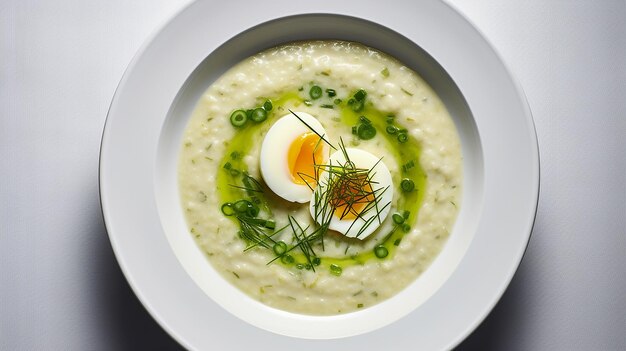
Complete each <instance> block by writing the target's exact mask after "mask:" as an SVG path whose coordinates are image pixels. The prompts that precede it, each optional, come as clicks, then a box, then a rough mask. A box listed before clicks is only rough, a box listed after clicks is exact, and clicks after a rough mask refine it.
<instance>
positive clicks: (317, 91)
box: [309, 85, 322, 100]
mask: <svg viewBox="0 0 626 351" xmlns="http://www.w3.org/2000/svg"><path fill="white" fill-rule="evenodd" d="M309 96H311V99H313V100H317V99H319V98H321V97H322V88H320V87H319V86H317V85H314V86H312V87H311V90H309Z"/></svg>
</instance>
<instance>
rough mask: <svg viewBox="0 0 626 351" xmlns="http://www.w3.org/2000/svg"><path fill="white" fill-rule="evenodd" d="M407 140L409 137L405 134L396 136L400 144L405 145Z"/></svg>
mask: <svg viewBox="0 0 626 351" xmlns="http://www.w3.org/2000/svg"><path fill="white" fill-rule="evenodd" d="M408 140H409V136H408V135H407V134H406V133H399V134H398V141H399V142H401V143H406V142H407V141H408Z"/></svg>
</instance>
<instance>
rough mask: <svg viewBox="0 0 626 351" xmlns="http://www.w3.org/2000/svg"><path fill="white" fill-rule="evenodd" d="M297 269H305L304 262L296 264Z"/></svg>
mask: <svg viewBox="0 0 626 351" xmlns="http://www.w3.org/2000/svg"><path fill="white" fill-rule="evenodd" d="M296 268H297V269H304V265H303V264H302V263H298V264H296Z"/></svg>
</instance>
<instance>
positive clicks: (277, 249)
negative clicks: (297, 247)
mask: <svg viewBox="0 0 626 351" xmlns="http://www.w3.org/2000/svg"><path fill="white" fill-rule="evenodd" d="M273 250H274V253H275V254H277V255H278V256H282V255H284V254H285V252H287V244H285V242H284V241H277V242H276V244H274V247H273Z"/></svg>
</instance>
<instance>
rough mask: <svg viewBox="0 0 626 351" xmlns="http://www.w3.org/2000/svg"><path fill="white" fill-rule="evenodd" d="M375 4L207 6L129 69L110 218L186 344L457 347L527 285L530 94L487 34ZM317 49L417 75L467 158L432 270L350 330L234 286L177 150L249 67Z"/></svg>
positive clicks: (113, 142)
mask: <svg viewBox="0 0 626 351" xmlns="http://www.w3.org/2000/svg"><path fill="white" fill-rule="evenodd" d="M375 4H380V3H379V2H378V3H375V2H367V1H360V2H347V3H346V2H330V1H317V2H314V3H311V4H306V3H295V2H292V1H274V2H271V3H264V4H261V3H258V4H255V3H242V2H236V1H235V2H229V3H225V4H221V3H220V4H219V5H218V4H216V3H211V2H209V1H200V2H196V3H194V4H192V5H190V6H189V7H187V8H186V9H184V10H183V11H182V12H180V13H179V14H178V15H177V16H176V17H174V18H173V19H172V20H171V21H170V22H169V23H168V24H167V25H166V26H165V27H163V28H162V29H161V30H160V31H159V32H158V33H157V34H156V35H155V36H154V37H153V38H152V39H151V41H150V42H149V43H148V44H147V45H145V46H144V47H143V49H142V50H141V51H140V53H139V54H138V55H137V56H136V57H135V58H134V59H133V61H132V63H131V64H130V66H129V68H128V70H127V72H126V73H125V75H124V77H123V79H122V81H121V83H120V85H119V87H118V90H117V92H116V95H115V97H114V99H113V102H112V104H111V108H110V111H109V116H108V118H107V123H106V128H105V132H104V135H103V140H102V150H101V164H100V167H101V168H100V187H101V199H102V208H103V212H104V216H105V222H106V225H107V229H108V232H109V236H110V238H111V242H112V245H113V248H114V251H115V253H116V257H117V259H118V261H119V263H120V266H121V267H122V270H123V271H124V274H125V275H126V277H127V279H128V281H129V282H130V284H131V286H132V287H133V290H134V291H135V293H136V294H137V296H138V297H139V298H140V300H141V301H142V302H143V304H144V305H145V306H146V308H147V309H148V311H149V312H150V313H151V314H152V315H153V316H154V317H155V319H156V320H157V321H158V322H159V323H160V324H161V325H162V326H163V327H164V328H165V329H166V330H167V331H168V332H169V333H170V334H171V335H172V336H173V337H175V338H176V339H177V340H178V341H179V342H180V343H181V344H182V345H184V346H186V347H188V348H190V349H207V348H213V347H216V346H222V347H227V348H228V349H244V348H250V347H253V346H255V345H259V344H260V343H262V342H266V343H268V345H272V346H271V347H273V348H276V347H277V346H280V347H284V348H287V347H298V348H300V349H302V348H304V349H309V348H310V349H316V350H317V349H319V348H320V347H324V349H340V348H341V349H345V348H346V347H350V348H354V347H371V346H375V345H380V346H381V347H384V346H385V345H386V344H387V343H388V342H391V340H393V342H394V343H401V344H400V345H402V343H406V345H416V346H420V348H422V347H423V348H425V349H431V348H434V349H440V348H450V347H453V346H454V345H456V344H457V343H458V342H460V341H461V340H462V339H463V338H464V337H465V336H467V335H468V334H469V333H470V332H471V331H472V330H473V329H474V328H475V327H476V326H477V325H478V324H479V323H480V321H481V320H482V319H483V318H484V317H485V316H486V315H487V313H488V312H489V311H490V310H491V308H492V307H493V306H494V305H495V303H496V302H497V300H498V299H499V298H500V296H501V295H502V293H503V292H504V289H505V288H506V286H507V285H508V283H509V281H510V279H511V278H512V276H513V274H514V272H515V270H516V269H517V267H518V265H519V262H520V260H521V257H522V255H523V253H524V250H525V248H526V245H527V243H528V239H529V236H530V232H531V229H532V224H533V220H534V216H535V212H536V205H537V198H538V188H539V159H538V150H537V142H536V136H535V132H534V127H533V123H532V118H531V116H530V111H529V109H528V106H527V103H526V101H525V99H524V96H523V93H522V91H521V89H520V88H519V86H518V85H517V84H516V83H515V82H514V80H513V79H512V78H511V75H510V74H509V72H508V71H507V69H506V68H505V66H504V64H503V63H502V61H501V60H500V58H499V57H498V55H497V54H496V53H495V52H494V50H493V49H492V48H491V46H489V44H488V43H487V42H486V40H485V39H484V38H483V37H482V36H481V35H480V33H478V32H477V31H476V29H474V27H472V26H471V24H470V23H469V22H467V20H465V19H464V18H463V17H462V16H460V15H459V14H458V13H457V12H455V11H454V10H453V9H452V8H450V7H449V6H447V5H446V4H444V3H441V2H439V1H423V2H420V3H419V4H414V3H412V2H408V1H407V2H402V3H397V4H395V5H394V6H397V9H396V10H391V9H389V10H387V11H379V10H378V8H377V7H375V6H374V5H375ZM244 8H245V9H244ZM322 12H323V13H322ZM305 39H343V40H350V41H357V42H361V43H363V44H365V45H368V46H371V47H374V48H376V49H379V50H381V51H383V52H386V53H388V54H390V55H391V56H394V57H396V58H397V59H399V60H400V61H401V62H403V63H404V64H406V65H407V66H409V67H410V68H412V69H414V70H415V71H416V72H418V74H420V75H421V76H422V77H423V78H424V79H425V80H426V81H427V82H428V83H429V84H430V85H431V86H432V87H433V88H434V89H435V91H436V92H437V93H438V95H439V96H440V97H441V98H442V100H443V102H444V103H445V104H446V106H447V108H448V110H449V111H450V114H451V115H452V117H453V119H454V122H455V124H456V126H457V129H458V131H459V135H460V137H461V143H462V151H463V156H464V159H463V167H464V193H463V206H462V208H461V211H460V213H459V217H458V219H457V223H456V225H455V228H454V230H453V231H452V233H451V236H450V239H449V240H448V242H447V244H446V245H445V247H444V249H443V251H442V252H441V254H440V255H439V256H438V257H437V259H436V260H435V261H434V262H433V264H432V265H431V267H430V268H429V269H428V270H427V271H426V272H425V273H424V274H422V276H420V277H419V278H418V279H417V280H416V281H415V282H414V283H412V284H411V285H409V286H408V287H407V288H406V289H405V290H403V291H402V292H400V293H399V294H398V295H396V296H395V297H393V298H391V299H389V300H387V301H384V302H382V303H380V304H378V305H375V306H373V307H371V308H368V309H364V310H362V311H358V312H354V313H349V314H344V315H338V316H324V317H320V316H308V315H299V314H294V313H288V312H284V311H280V310H276V309H273V308H270V307H267V306H265V305H263V304H262V303H260V302H257V301H255V300H253V299H251V298H250V297H248V296H247V295H245V294H244V293H242V292H241V291H239V290H238V289H237V288H235V287H233V286H231V285H230V284H229V283H228V282H227V281H226V280H224V279H223V278H222V277H221V276H220V275H219V274H218V273H217V272H216V271H215V269H213V267H212V266H211V265H210V263H209V262H208V260H207V259H206V258H205V256H204V255H203V254H202V252H201V251H200V250H199V248H198V247H197V245H196V244H195V242H194V241H193V239H192V237H191V235H189V234H188V230H187V227H186V224H185V222H184V218H183V215H182V211H181V208H180V206H179V203H180V200H179V196H178V187H177V179H176V169H177V158H178V152H179V150H180V145H181V140H182V134H183V130H184V128H185V126H186V123H187V121H188V118H189V116H190V114H191V111H192V109H193V108H194V106H195V104H196V102H197V100H198V98H199V97H200V95H201V94H202V93H203V92H204V91H205V90H206V88H207V87H208V86H209V85H210V84H211V83H212V82H213V81H214V80H215V79H217V78H218V77H219V76H220V75H221V74H222V73H224V72H225V71H226V70H227V69H229V68H230V67H231V66H232V65H233V64H235V63H237V62H239V61H240V60H242V59H244V58H246V57H248V56H250V55H252V54H254V53H256V52H259V51H261V50H263V49H266V48H269V47H272V46H276V45H279V44H281V43H285V42H289V41H294V40H305ZM233 316H236V317H238V318H240V319H241V320H244V321H245V322H247V323H244V322H241V321H240V320H239V319H237V318H233ZM255 326H256V327H258V328H256V327H255ZM264 330H267V331H271V332H273V333H275V334H273V333H268V332H266V331H264ZM276 334H279V335H286V336H291V337H296V338H288V337H284V336H279V335H276ZM356 335H359V336H358V337H357V336H356ZM300 338H306V339H333V338H342V339H341V340H338V341H334V342H333V343H329V342H328V341H318V342H316V343H311V342H306V341H304V340H302V339H300Z"/></svg>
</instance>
